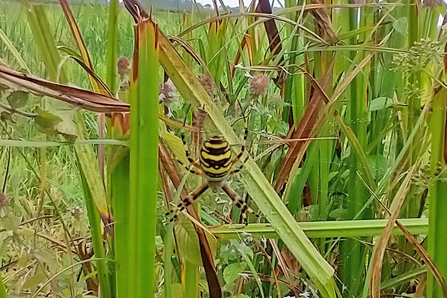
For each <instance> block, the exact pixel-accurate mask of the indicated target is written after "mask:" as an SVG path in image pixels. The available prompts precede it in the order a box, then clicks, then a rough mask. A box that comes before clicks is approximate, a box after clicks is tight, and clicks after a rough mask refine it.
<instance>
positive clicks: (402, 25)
mask: <svg viewBox="0 0 447 298" xmlns="http://www.w3.org/2000/svg"><path fill="white" fill-rule="evenodd" d="M393 28H394V30H396V31H397V32H399V33H400V34H406V33H407V29H408V19H407V18H406V17H401V18H399V19H397V20H395V21H394V22H393Z"/></svg>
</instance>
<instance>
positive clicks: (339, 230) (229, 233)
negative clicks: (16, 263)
mask: <svg viewBox="0 0 447 298" xmlns="http://www.w3.org/2000/svg"><path fill="white" fill-rule="evenodd" d="M203 216H205V214H203ZM387 222H388V221H387V220H386V219H365V220H345V221H317V222H299V223H298V225H299V226H300V228H301V229H302V230H303V231H304V233H306V235H307V237H309V238H329V237H333V238H337V237H352V238H355V237H362V236H364V237H368V236H379V235H380V234H381V233H382V232H383V228H384V227H385V225H386V224H387ZM399 222H400V223H401V224H402V225H403V226H405V228H407V229H408V231H410V233H412V234H413V235H426V234H428V219H427V218H402V219H399ZM210 231H211V232H212V233H213V235H215V236H216V237H218V238H219V239H240V237H241V236H240V235H241V234H244V233H248V234H250V235H251V236H252V237H254V238H261V237H265V238H268V239H273V238H278V237H279V236H278V234H277V232H276V231H275V229H274V228H273V227H272V226H271V225H269V224H250V225H248V226H246V227H245V226H244V225H223V226H217V227H215V228H212V227H211V228H210ZM393 235H402V231H401V230H400V229H399V228H398V227H397V226H396V227H394V228H393Z"/></svg>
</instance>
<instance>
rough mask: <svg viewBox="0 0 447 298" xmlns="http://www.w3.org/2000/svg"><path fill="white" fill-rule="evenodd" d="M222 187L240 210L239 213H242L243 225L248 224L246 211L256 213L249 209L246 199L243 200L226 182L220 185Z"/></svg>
mask: <svg viewBox="0 0 447 298" xmlns="http://www.w3.org/2000/svg"><path fill="white" fill-rule="evenodd" d="M222 189H223V190H224V191H225V192H226V193H227V195H228V196H229V197H230V198H231V199H232V200H233V202H234V204H235V205H236V206H237V207H238V208H239V209H240V210H241V214H242V221H243V222H244V224H245V225H247V224H248V222H247V213H248V212H250V213H252V214H255V215H256V216H257V214H256V213H255V212H254V211H253V209H251V208H250V207H249V206H248V204H247V201H245V200H244V199H242V198H241V197H240V196H239V195H238V194H237V192H235V191H234V190H233V189H232V188H231V187H230V186H229V185H228V184H227V183H225V184H224V185H223V186H222Z"/></svg>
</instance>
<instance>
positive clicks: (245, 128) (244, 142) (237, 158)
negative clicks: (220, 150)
mask: <svg viewBox="0 0 447 298" xmlns="http://www.w3.org/2000/svg"><path fill="white" fill-rule="evenodd" d="M242 116H243V117H244V141H243V142H242V146H241V152H239V154H238V155H236V157H235V158H234V159H233V160H232V161H231V163H230V165H231V166H233V165H234V164H235V163H237V162H238V161H239V159H240V158H241V157H242V155H243V154H244V152H245V145H246V143H247V136H248V127H247V120H246V119H245V116H244V114H243V113H242ZM239 171H240V169H239ZM236 173H237V172H236Z"/></svg>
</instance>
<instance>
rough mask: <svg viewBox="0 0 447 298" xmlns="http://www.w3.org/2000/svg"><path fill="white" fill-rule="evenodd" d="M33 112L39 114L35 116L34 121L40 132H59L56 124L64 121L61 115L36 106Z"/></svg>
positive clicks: (52, 133)
mask: <svg viewBox="0 0 447 298" xmlns="http://www.w3.org/2000/svg"><path fill="white" fill-rule="evenodd" d="M33 112H34V113H36V114H37V116H36V117H35V118H34V122H35V123H36V127H37V129H38V130H39V131H40V132H43V133H45V134H50V135H55V134H58V131H57V129H56V125H58V124H59V123H61V122H62V119H61V117H59V116H57V115H54V114H52V113H50V112H48V111H45V110H42V109H41V108H40V107H35V108H34V110H33Z"/></svg>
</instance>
